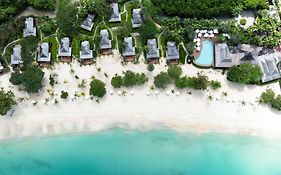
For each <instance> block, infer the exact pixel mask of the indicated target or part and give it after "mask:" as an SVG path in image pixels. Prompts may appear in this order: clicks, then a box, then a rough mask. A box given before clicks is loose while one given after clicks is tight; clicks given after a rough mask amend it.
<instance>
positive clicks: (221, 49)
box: [214, 43, 233, 68]
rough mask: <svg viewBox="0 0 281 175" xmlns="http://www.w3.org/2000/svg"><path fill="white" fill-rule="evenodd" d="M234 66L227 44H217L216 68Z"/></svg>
mask: <svg viewBox="0 0 281 175" xmlns="http://www.w3.org/2000/svg"><path fill="white" fill-rule="evenodd" d="M232 65H233V62H232V59H231V57H230V52H229V48H228V45H227V44H226V43H217V44H215V65H214V66H215V67H216V68H229V67H231V66H232Z"/></svg>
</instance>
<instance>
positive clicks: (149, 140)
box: [0, 130, 281, 175]
mask: <svg viewBox="0 0 281 175" xmlns="http://www.w3.org/2000/svg"><path fill="white" fill-rule="evenodd" d="M280 157H281V141H272V140H265V139H260V138H255V137H245V136H238V135H218V134H208V135H196V134H192V135H191V134H179V133H176V132H174V131H170V130H154V131H130V132H129V131H124V130H108V131H104V132H101V133H96V134H93V135H77V136H64V137H53V138H37V139H30V140H24V141H9V142H5V143H1V144H0V162H1V163H0V174H1V175H35V174H36V175H275V174H281V158H280Z"/></svg>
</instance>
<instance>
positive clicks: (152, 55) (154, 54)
mask: <svg viewBox="0 0 281 175" xmlns="http://www.w3.org/2000/svg"><path fill="white" fill-rule="evenodd" d="M147 46H148V52H147V55H146V58H147V62H148V63H149V64H150V63H153V64H154V63H159V57H160V54H159V49H158V47H157V42H156V39H155V38H154V39H149V40H148V41H147Z"/></svg>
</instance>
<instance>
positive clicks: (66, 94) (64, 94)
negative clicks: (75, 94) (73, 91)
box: [60, 91, 68, 99]
mask: <svg viewBox="0 0 281 175" xmlns="http://www.w3.org/2000/svg"><path fill="white" fill-rule="evenodd" d="M60 97H61V98H62V99H67V97H68V92H66V91H61V95H60Z"/></svg>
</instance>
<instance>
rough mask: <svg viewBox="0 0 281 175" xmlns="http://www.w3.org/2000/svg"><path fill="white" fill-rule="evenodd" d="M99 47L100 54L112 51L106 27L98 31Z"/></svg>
mask: <svg viewBox="0 0 281 175" xmlns="http://www.w3.org/2000/svg"><path fill="white" fill-rule="evenodd" d="M100 36H101V40H100V49H101V53H102V54H111V53H112V44H111V40H110V39H109V33H108V30H107V29H103V30H101V31H100Z"/></svg>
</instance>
